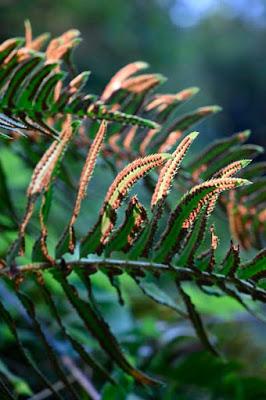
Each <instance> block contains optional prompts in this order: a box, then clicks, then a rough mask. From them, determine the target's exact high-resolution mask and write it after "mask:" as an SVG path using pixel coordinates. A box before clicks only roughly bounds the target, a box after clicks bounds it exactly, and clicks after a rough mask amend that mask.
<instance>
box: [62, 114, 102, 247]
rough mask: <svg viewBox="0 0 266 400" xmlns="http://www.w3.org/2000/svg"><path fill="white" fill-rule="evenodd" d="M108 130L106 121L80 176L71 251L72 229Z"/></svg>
mask: <svg viewBox="0 0 266 400" xmlns="http://www.w3.org/2000/svg"><path fill="white" fill-rule="evenodd" d="M106 130H107V123H106V122H105V121H102V123H101V125H100V127H99V129H98V132H97V134H96V136H95V139H94V141H93V143H92V145H91V147H90V150H89V152H88V155H87V157H86V161H85V164H84V166H83V169H82V172H81V175H80V180H79V185H78V192H77V196H76V201H75V205H74V208H73V212H72V216H71V219H70V224H69V233H70V241H69V248H70V250H71V251H73V250H74V242H73V234H72V227H73V225H74V223H75V221H76V219H77V217H78V214H79V212H80V207H81V202H82V200H83V199H84V197H85V196H86V190H87V187H88V184H89V181H90V179H91V177H92V174H93V171H94V167H95V164H96V160H97V156H98V154H99V152H100V149H101V147H102V144H103V140H104V136H105V134H106Z"/></svg>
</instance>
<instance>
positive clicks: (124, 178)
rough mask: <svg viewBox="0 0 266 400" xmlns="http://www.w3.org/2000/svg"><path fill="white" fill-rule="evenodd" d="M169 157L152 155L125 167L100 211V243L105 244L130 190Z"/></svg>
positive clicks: (111, 187) (109, 191) (110, 189)
mask: <svg viewBox="0 0 266 400" xmlns="http://www.w3.org/2000/svg"><path fill="white" fill-rule="evenodd" d="M169 157H171V155H170V154H164V153H162V154H152V155H150V156H146V157H143V158H139V159H137V160H135V161H133V162H132V163H130V164H129V165H127V166H126V167H125V168H124V169H123V170H122V171H121V172H120V173H119V174H118V175H117V177H116V178H115V180H114V181H113V183H112V185H111V186H110V188H109V190H108V192H107V195H106V197H105V200H104V204H103V207H102V210H101V221H102V222H101V233H102V236H101V243H102V244H105V243H106V241H107V240H108V238H109V235H110V233H111V231H112V229H113V227H114V225H115V222H116V210H117V209H118V208H119V206H120V205H121V203H122V201H123V200H124V198H125V197H126V195H127V193H128V191H129V190H130V188H131V187H132V186H133V185H134V183H135V182H137V181H138V180H139V179H141V178H143V177H144V176H145V175H146V174H147V173H148V172H149V171H150V170H151V169H153V168H156V167H160V166H161V165H163V163H164V162H165V161H166V160H167V159H168V158H169Z"/></svg>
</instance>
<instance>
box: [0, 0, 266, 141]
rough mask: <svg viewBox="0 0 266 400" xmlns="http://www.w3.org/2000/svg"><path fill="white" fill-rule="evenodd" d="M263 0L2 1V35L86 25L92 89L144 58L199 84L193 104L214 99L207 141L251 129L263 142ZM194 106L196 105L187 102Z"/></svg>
mask: <svg viewBox="0 0 266 400" xmlns="http://www.w3.org/2000/svg"><path fill="white" fill-rule="evenodd" d="M265 15H266V1H265V0H252V1H250V0H200V1H199V0H145V1H143V0H130V1H125V0H112V1H110V0H109V1H108V0H101V1H99V0H36V1H32V0H19V1H18V0H1V1H0V20H1V28H0V38H1V40H4V39H5V38H7V37H10V36H13V35H21V34H22V33H23V20H24V19H26V18H29V19H30V20H31V22H32V25H33V29H34V32H35V33H36V34H39V33H41V32H43V31H49V32H51V33H52V35H59V34H60V33H62V32H63V31H65V30H67V29H69V28H77V29H79V30H80V31H81V34H82V37H83V39H84V40H83V42H82V44H81V45H80V46H79V48H78V50H77V51H76V62H77V65H78V68H79V69H80V70H86V69H89V70H91V71H92V77H91V80H90V83H89V88H88V89H89V90H91V91H93V92H98V91H99V90H100V89H101V88H102V87H103V85H104V83H106V81H107V80H108V78H109V77H111V76H112V74H113V73H114V72H115V71H116V70H117V69H118V68H119V67H121V66H123V65H124V64H126V63H128V62H130V61H134V60H138V59H141V60H145V61H147V62H149V63H150V65H151V68H152V70H153V71H156V72H161V73H163V74H164V75H166V76H167V77H168V78H169V80H168V82H167V83H166V84H165V86H164V87H163V90H165V89H167V90H168V91H170V92H175V91H177V90H180V89H182V88H184V87H187V86H199V87H200V88H201V89H202V91H201V92H200V94H199V95H198V96H197V98H196V99H195V100H193V102H194V105H195V106H197V105H204V104H208V103H217V104H219V105H221V106H222V107H223V109H224V112H223V113H221V114H219V115H218V116H216V117H215V118H213V119H212V121H208V122H207V123H205V124H204V125H203V126H202V127H201V129H200V130H201V132H202V133H203V134H204V137H205V138H206V141H209V140H212V139H213V138H214V137H215V136H224V135H231V134H232V133H233V132H234V131H239V130H242V129H247V128H249V129H252V131H253V135H252V137H251V141H252V142H255V143H257V144H260V145H262V146H263V145H265V143H266V139H265V137H266V136H265V111H266V90H265V88H266V73H265V68H266V52H265V51H264V47H265V46H264V43H265V37H266V18H265ZM190 109H191V105H190Z"/></svg>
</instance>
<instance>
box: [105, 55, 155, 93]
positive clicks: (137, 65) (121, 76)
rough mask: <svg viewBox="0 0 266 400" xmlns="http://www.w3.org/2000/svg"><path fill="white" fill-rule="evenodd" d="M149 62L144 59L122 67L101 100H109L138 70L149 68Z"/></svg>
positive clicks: (107, 86)
mask: <svg viewBox="0 0 266 400" xmlns="http://www.w3.org/2000/svg"><path fill="white" fill-rule="evenodd" d="M148 66H149V65H148V64H147V63H145V62H143V61H136V62H134V63H131V64H128V65H126V66H125V67H123V68H121V69H120V70H119V71H118V72H117V73H116V74H115V75H114V76H113V78H112V79H111V80H110V82H109V83H108V84H107V85H106V87H105V89H104V91H103V93H102V95H101V100H102V101H106V100H108V99H109V98H110V97H111V96H112V94H113V93H114V92H116V91H117V90H119V89H120V88H121V84H122V83H123V82H124V81H125V80H126V79H127V78H129V77H130V76H131V75H133V74H135V73H136V72H138V71H140V70H142V69H146V68H148Z"/></svg>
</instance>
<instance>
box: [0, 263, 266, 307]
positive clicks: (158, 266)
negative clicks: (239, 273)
mask: <svg viewBox="0 0 266 400" xmlns="http://www.w3.org/2000/svg"><path fill="white" fill-rule="evenodd" d="M66 264H67V265H68V266H69V267H79V268H84V269H85V268H86V269H88V270H89V268H90V267H91V269H93V270H94V271H95V269H101V268H108V267H109V268H110V269H112V268H117V267H118V268H119V267H120V268H121V269H123V271H121V273H122V272H124V271H127V272H129V271H130V270H131V272H132V271H133V272H134V270H136V271H145V270H146V271H151V272H157V273H165V272H168V273H170V274H172V275H173V277H174V279H175V280H177V281H179V282H184V281H193V282H195V283H199V284H200V285H206V286H214V285H216V284H218V285H219V284H221V283H222V284H225V285H227V284H230V285H234V286H235V287H236V288H237V289H238V290H239V291H240V292H242V293H245V294H248V295H250V296H251V297H252V299H253V300H259V301H262V302H264V303H265V302H266V290H264V289H262V288H258V287H255V286H254V285H253V284H252V283H251V282H249V281H247V280H243V279H239V278H237V277H230V276H224V275H221V274H217V273H214V272H207V271H200V270H195V268H194V269H193V268H189V267H176V266H172V265H171V264H162V263H155V262H154V263H153V262H148V261H131V260H119V259H113V258H95V259H94V258H90V259H85V258H84V259H77V260H71V261H67V262H66ZM55 267H58V268H60V267H62V259H60V260H56V261H55V264H54V265H52V264H50V263H49V262H36V263H30V264H25V265H23V266H17V267H16V268H14V267H12V271H11V270H10V269H9V268H7V267H5V268H2V269H1V270H0V276H3V275H5V276H8V277H9V278H13V277H14V276H16V275H19V274H24V273H27V272H37V271H43V270H46V269H52V268H55Z"/></svg>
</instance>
